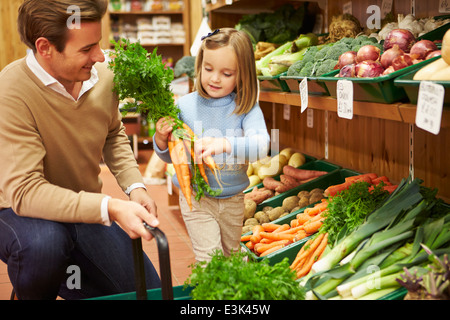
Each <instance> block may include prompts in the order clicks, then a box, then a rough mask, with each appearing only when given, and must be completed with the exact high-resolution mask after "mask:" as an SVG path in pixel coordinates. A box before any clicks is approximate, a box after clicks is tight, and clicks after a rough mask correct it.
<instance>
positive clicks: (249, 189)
mask: <svg viewBox="0 0 450 320" xmlns="http://www.w3.org/2000/svg"><path fill="white" fill-rule="evenodd" d="M302 154H303V155H304V156H305V163H304V164H302V165H301V166H299V167H297V168H298V169H303V166H304V165H306V164H308V163H309V162H312V161H316V160H317V159H316V158H315V157H312V156H308V155H307V154H304V153H302ZM273 178H274V179H275V180H278V181H280V176H279V175H278V176H275V177H273ZM263 186H264V185H263V183H262V182H261V183H258V184H257V185H254V186H253V187H249V188H247V189H245V190H244V193H248V192H250V191H252V190H253V188H254V187H258V188H262V187H263Z"/></svg>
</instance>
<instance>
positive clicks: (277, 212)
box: [268, 207, 284, 221]
mask: <svg viewBox="0 0 450 320" xmlns="http://www.w3.org/2000/svg"><path fill="white" fill-rule="evenodd" d="M283 213H284V209H283V208H282V207H276V208H273V209H272V210H270V211H269V212H268V214H269V219H270V221H273V220H276V219H278V218H279V217H280V216H281V215H282V214H283Z"/></svg>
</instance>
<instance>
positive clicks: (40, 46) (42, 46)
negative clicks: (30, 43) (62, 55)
mask: <svg viewBox="0 0 450 320" xmlns="http://www.w3.org/2000/svg"><path fill="white" fill-rule="evenodd" d="M35 46H36V52H37V53H38V54H39V55H40V56H41V57H43V58H49V57H51V55H52V53H53V50H55V47H54V46H53V45H52V44H51V43H50V41H48V39H47V38H44V37H40V38H38V39H37V40H36V42H35Z"/></svg>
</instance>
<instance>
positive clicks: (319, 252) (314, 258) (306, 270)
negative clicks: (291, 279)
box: [297, 234, 328, 278]
mask: <svg viewBox="0 0 450 320" xmlns="http://www.w3.org/2000/svg"><path fill="white" fill-rule="evenodd" d="M327 244H328V234H324V237H323V238H322V240H321V241H320V243H319V245H318V246H317V247H316V249H315V250H314V253H313V254H311V255H310V256H309V258H308V260H307V261H306V262H305V264H303V266H302V267H301V269H300V270H298V271H297V278H301V277H303V276H305V275H307V274H308V273H309V271H311V267H312V265H313V264H314V262H316V261H317V260H318V258H319V257H320V256H321V255H322V253H323V251H324V250H325V247H326V246H327ZM311 252H312V251H311Z"/></svg>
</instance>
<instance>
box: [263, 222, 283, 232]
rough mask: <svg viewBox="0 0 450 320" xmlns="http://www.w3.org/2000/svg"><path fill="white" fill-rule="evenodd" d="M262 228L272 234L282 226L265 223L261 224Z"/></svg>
mask: <svg viewBox="0 0 450 320" xmlns="http://www.w3.org/2000/svg"><path fill="white" fill-rule="evenodd" d="M261 226H262V227H263V228H264V231H266V232H272V231H274V230H276V229H277V228H279V227H280V224H276V223H270V222H265V223H263V224H261Z"/></svg>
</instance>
